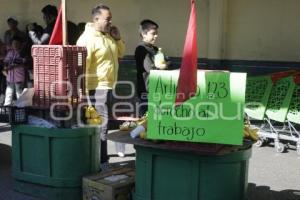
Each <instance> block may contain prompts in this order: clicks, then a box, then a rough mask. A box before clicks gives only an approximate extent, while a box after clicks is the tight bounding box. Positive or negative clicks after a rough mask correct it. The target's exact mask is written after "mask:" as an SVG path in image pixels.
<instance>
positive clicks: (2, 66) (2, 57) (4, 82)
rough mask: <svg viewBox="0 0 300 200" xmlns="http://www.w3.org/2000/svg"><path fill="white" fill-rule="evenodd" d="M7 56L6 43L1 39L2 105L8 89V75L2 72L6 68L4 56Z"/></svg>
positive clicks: (0, 94) (0, 92)
mask: <svg viewBox="0 0 300 200" xmlns="http://www.w3.org/2000/svg"><path fill="white" fill-rule="evenodd" d="M5 56H6V45H5V44H4V43H3V42H2V40H0V105H3V103H4V98H5V89H6V77H5V76H4V75H3V74H2V70H3V69H4V58H5Z"/></svg>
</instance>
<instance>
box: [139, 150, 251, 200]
mask: <svg viewBox="0 0 300 200" xmlns="http://www.w3.org/2000/svg"><path fill="white" fill-rule="evenodd" d="M135 148H136V155H137V157H136V183H135V195H134V196H135V200H166V199H172V200H243V199H245V195H246V189H247V185H248V179H247V178H248V161H249V158H250V156H251V147H249V148H247V149H243V150H239V151H236V152H231V153H227V154H225V155H199V154H196V153H191V152H178V151H175V150H174V151H172V150H164V149H157V148H149V147H144V146H138V145H136V146H135Z"/></svg>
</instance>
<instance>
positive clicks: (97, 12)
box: [92, 4, 110, 18]
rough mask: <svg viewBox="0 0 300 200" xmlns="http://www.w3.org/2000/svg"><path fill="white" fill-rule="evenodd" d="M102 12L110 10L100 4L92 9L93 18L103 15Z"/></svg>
mask: <svg viewBox="0 0 300 200" xmlns="http://www.w3.org/2000/svg"><path fill="white" fill-rule="evenodd" d="M101 10H110V9H109V7H108V6H106V5H104V4H99V5H98V6H96V7H94V8H93V9H92V17H93V18H94V17H95V16H96V15H100V14H101Z"/></svg>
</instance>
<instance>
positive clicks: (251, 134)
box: [244, 124, 259, 141]
mask: <svg viewBox="0 0 300 200" xmlns="http://www.w3.org/2000/svg"><path fill="white" fill-rule="evenodd" d="M258 130H259V129H252V128H250V125H249V124H245V126H244V138H248V139H251V140H252V141H257V140H258V135H257V132H258Z"/></svg>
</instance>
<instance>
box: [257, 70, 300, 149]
mask: <svg viewBox="0 0 300 200" xmlns="http://www.w3.org/2000/svg"><path fill="white" fill-rule="evenodd" d="M295 87H296V83H295V81H294V76H288V77H285V78H282V79H279V80H277V81H276V82H275V84H274V85H273V87H272V90H271V94H270V97H269V101H268V105H267V109H266V113H265V119H264V120H265V121H266V122H267V125H268V126H264V127H262V128H261V129H260V130H259V132H258V135H259V140H258V142H257V144H256V145H257V146H261V145H262V144H263V143H264V142H268V141H270V140H273V141H274V147H275V149H276V151H277V152H280V153H282V152H283V151H284V150H285V148H286V144H287V142H289V141H291V138H292V136H289V135H290V131H289V130H290V129H289V128H287V127H289V126H287V125H286V122H287V121H286V119H287V114H288V111H289V106H290V104H291V101H292V96H293V93H294V89H295Z"/></svg>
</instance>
